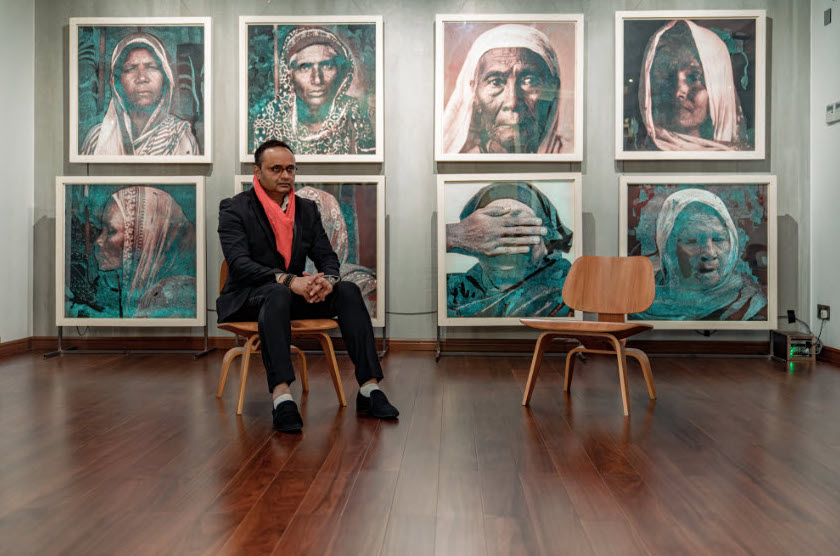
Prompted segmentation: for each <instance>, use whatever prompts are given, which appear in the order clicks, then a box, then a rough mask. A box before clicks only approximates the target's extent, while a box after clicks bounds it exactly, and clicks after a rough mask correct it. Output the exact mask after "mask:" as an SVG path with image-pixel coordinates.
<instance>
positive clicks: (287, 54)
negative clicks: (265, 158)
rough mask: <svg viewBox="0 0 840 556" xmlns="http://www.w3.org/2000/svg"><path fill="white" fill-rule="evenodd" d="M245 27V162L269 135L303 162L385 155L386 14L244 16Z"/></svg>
mask: <svg viewBox="0 0 840 556" xmlns="http://www.w3.org/2000/svg"><path fill="white" fill-rule="evenodd" d="M296 21H297V20H296ZM240 33H242V34H243V39H244V48H245V51H244V52H241V53H240V56H241V59H242V60H243V63H242V66H241V67H242V71H243V72H244V74H243V75H242V78H241V82H242V83H243V84H244V85H245V87H246V88H247V91H242V95H241V99H242V100H241V102H242V105H241V107H240V110H241V115H242V118H241V120H240V121H241V124H240V125H241V127H240V141H241V144H240V149H241V150H242V152H241V153H240V154H241V157H242V160H243V161H246V160H248V161H250V160H253V155H252V153H253V152H254V149H256V147H257V146H258V145H260V144H262V143H263V142H264V141H267V140H269V139H279V140H282V141H285V142H286V143H288V144H289V145H290V146H291V147H292V150H293V151H294V153H295V156H296V159H297V160H298V161H304V162H306V161H322V162H325V161H346V162H363V161H369V162H377V161H381V159H382V152H383V147H382V137H381V127H382V122H381V98H378V96H379V95H380V93H379V91H380V90H381V86H382V85H381V77H380V72H381V68H380V67H379V66H381V63H380V62H379V60H380V59H381V53H380V50H379V48H380V46H379V44H380V41H379V38H378V37H379V36H380V34H381V19H379V18H368V19H367V20H365V21H362V20H360V21H359V22H357V23H353V22H351V21H347V20H346V18H343V19H342V22H341V23H338V22H337V21H331V20H330V18H321V19H317V20H316V19H309V20H307V21H305V22H304V21H300V23H299V24H294V25H291V24H289V20H288V19H285V20H284V21H283V22H282V23H281V22H280V21H277V22H271V21H268V20H266V18H241V19H240Z"/></svg>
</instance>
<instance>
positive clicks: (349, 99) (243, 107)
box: [239, 15, 385, 164]
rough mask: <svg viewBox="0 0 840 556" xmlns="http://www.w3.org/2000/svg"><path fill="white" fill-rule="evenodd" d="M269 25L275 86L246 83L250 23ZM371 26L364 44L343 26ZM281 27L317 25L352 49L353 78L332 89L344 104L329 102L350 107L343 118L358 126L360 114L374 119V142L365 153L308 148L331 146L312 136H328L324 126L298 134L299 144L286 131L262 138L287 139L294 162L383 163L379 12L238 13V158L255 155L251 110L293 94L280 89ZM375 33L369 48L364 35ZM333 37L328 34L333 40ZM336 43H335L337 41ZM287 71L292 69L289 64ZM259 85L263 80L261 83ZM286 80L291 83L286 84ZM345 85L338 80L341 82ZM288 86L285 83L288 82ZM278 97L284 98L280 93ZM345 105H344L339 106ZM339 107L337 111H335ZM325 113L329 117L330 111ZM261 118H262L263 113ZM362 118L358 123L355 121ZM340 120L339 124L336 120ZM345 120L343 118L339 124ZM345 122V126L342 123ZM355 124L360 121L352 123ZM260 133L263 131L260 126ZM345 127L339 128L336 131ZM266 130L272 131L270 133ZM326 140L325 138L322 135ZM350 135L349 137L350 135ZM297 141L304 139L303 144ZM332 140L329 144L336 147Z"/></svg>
mask: <svg viewBox="0 0 840 556" xmlns="http://www.w3.org/2000/svg"><path fill="white" fill-rule="evenodd" d="M266 26H272V27H274V31H273V37H274V41H273V43H274V47H273V62H272V66H273V67H274V71H273V72H272V73H273V82H274V84H273V92H272V91H271V88H272V87H271V85H270V84H268V85H266V84H257V83H250V82H249V77H248V76H249V68H250V66H249V63H250V62H249V61H250V60H251V59H252V56H251V54H253V52H251V53H250V54H249V35H248V33H249V29H250V28H252V27H266ZM368 26H369V27H370V30H367V29H365V37H364V38H365V41H366V42H365V44H364V45H363V44H361V42H360V41H359V40H356V39H352V38H349V37H348V36H347V35H348V34H347V31H348V30H349V29H350V28H351V27H368ZM280 27H283V28H284V29H283V30H285V28H286V27H293V28H303V27H317V28H321V29H322V30H325V31H326V32H327V33H328V34H329V35H331V36H332V39H334V40H335V41H337V43H340V44H341V45H343V47H344V49H345V51H346V52H349V53H350V58H351V59H352V60H353V61H352V62H351V66H350V67H351V68H352V70H353V71H354V73H353V74H351V81H349V82H348V86H349V88H347V89H343V90H338V91H336V92H335V93H334V94H336V95H339V94H340V95H341V99H342V100H344V101H346V103H344V104H343V105H340V104H339V103H338V102H336V101H335V100H334V101H333V104H332V105H331V106H332V107H333V108H332V109H331V110H330V115H331V114H332V113H333V111H337V110H344V112H343V113H344V114H345V115H346V114H350V113H353V114H355V115H356V116H353V117H352V118H351V117H350V116H347V117H346V118H345V119H344V120H342V121H347V122H349V121H350V120H353V121H355V122H357V123H358V126H360V127H362V128H363V129H364V128H366V127H367V126H366V125H364V119H365V118H367V119H368V120H370V119H372V120H374V121H373V122H372V124H371V128H372V130H371V131H372V134H373V136H374V137H373V148H372V152H366V153H360V152H356V153H315V154H313V153H310V152H308V151H309V150H324V149H330V148H332V147H324V146H323V143H319V140H318V139H317V138H315V136H316V135H318V136H322V137H324V138H328V137H329V135H327V134H326V133H325V131H324V129H323V127H322V128H321V130H319V131H318V132H317V133H315V134H313V135H311V136H310V137H308V138H306V139H305V140H303V139H301V141H300V143H301V144H300V145H299V144H297V142H296V141H297V139H296V138H292V139H290V138H289V137H276V136H275V135H271V134H268V133H267V134H266V137H265V139H268V138H279V139H283V140H285V141H286V142H288V143H290V145H291V146H292V149H293V150H294V151H295V158H296V160H297V161H298V162H326V163H333V162H367V163H381V162H382V160H383V157H384V152H385V142H384V141H385V139H384V136H385V134H384V129H385V124H384V101H385V99H384V95H383V91H384V86H383V40H382V36H383V31H382V16H379V15H369V16H367V15H361V16H356V15H354V16H240V18H239V159H240V162H242V163H243V164H247V163H252V162H253V161H254V150H255V145H254V144H253V143H254V140H255V139H254V136H253V135H254V134H255V133H254V131H253V130H252V129H251V128H252V127H253V124H252V122H253V121H254V120H255V119H257V116H252V115H251V112H259V111H260V110H266V109H267V107H268V105H269V104H272V101H273V102H277V103H279V104H277V106H278V107H279V106H282V105H283V104H284V102H283V101H284V99H285V98H286V97H287V96H291V95H282V94H281V91H282V90H283V83H282V82H283V76H282V75H280V73H281V71H280V65H281V61H282V60H283V59H284V56H283V52H282V44H281V42H280V39H279V37H278V36H277V35H278V33H279V32H280V31H278V29H279V28H280ZM290 33H291V31H288V32H287V33H286V35H285V36H287V37H288V35H289V34H290ZM371 38H372V39H373V41H374V45H373V46H372V52H371V45H370V44H368V42H367V41H369V40H370V39H371ZM332 39H331V40H332ZM336 48H338V46H337V47H336ZM371 55H372V56H373V58H374V59H373V64H374V66H375V67H374V68H372V69H371V68H370V67H369V66H370V60H369V58H370V56H371ZM267 56H268V54H267V53H264V54H263V57H264V58H265V57H267ZM290 71H291V70H290ZM371 79H372V80H373V81H374V84H373V85H372V86H371V84H370V83H369V81H370V80H371ZM290 83H293V80H290ZM260 85H261V86H260ZM289 86H290V85H289ZM341 86H343V85H339V87H341ZM251 88H253V89H254V92H252V91H251ZM286 88H288V86H287V87H286ZM257 89H260V90H261V91H263V92H261V93H257V92H256V91H257ZM252 94H253V95H254V96H256V97H258V99H257V100H254V102H253V104H254V106H251V104H252V102H251V101H250V100H249V99H250V96H251V95H252ZM281 97H282V98H281ZM296 98H297V96H296V94H295V95H294V96H293V97H292V101H293V102H296V100H295V99H296ZM371 104H374V107H373V111H372V117H371V114H370V109H369V107H370V105H371ZM341 106H344V107H345V108H341ZM336 113H337V112H336ZM330 115H328V116H327V118H329V117H330ZM293 118H294V122H293V126H294V129H302V128H303V126H302V125H301V126H298V122H297V116H296V115H295V116H293ZM263 119H265V118H263ZM278 119H279V120H281V121H285V119H286V118H282V117H281V118H278ZM359 122H361V123H359ZM336 125H337V126H338V124H336ZM342 125H344V124H342ZM344 127H346V126H344ZM356 129H357V130H358V127H356ZM261 133H262V132H261ZM338 133H339V134H340V133H343V132H341V131H339V132H338ZM268 135H271V137H269V136H268ZM353 135H354V137H355V138H356V139H355V140H358V137H357V136H358V134H357V133H356V132H354V133H353ZM362 136H363V137H365V136H367V131H365V132H363V133H362ZM325 140H326V139H325ZM348 141H351V139H348ZM301 145H304V146H303V147H301ZM334 145H335V144H333V147H334ZM345 148H346V147H341V148H335V149H334V150H344V149H345ZM353 148H356V149H364V150H371V149H370V147H365V146H359V145H353V146H352V147H351V150H352V149H353Z"/></svg>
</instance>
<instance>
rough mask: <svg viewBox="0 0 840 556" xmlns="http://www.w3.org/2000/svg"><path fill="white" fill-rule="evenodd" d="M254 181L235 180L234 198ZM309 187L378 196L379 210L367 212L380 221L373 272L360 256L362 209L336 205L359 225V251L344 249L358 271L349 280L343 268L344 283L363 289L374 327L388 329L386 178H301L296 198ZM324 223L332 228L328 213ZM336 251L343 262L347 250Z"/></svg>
mask: <svg viewBox="0 0 840 556" xmlns="http://www.w3.org/2000/svg"><path fill="white" fill-rule="evenodd" d="M253 179H254V176H253V175H248V174H242V175H237V176H235V177H234V182H233V191H234V194H238V193H241V192H243V191H245V190H246V189H248V188H247V187H246V186H247V184H251V183H252V181H253ZM306 185H318V186H328V187H330V186H335V187H334V189H339V186H353V187H363V188H370V189H374V191H375V195H376V200H375V203H376V205H375V207H373V210H370V211H367V212H368V213H373V214H374V215H375V217H376V222H375V228H376V237H375V241H376V245H375V249H374V251H375V263H374V265H373V267H372V268H371V267H369V266H368V265H366V264H363V263H365V262H369V261H365V260H362V256H361V255H360V253H359V251H360V248H359V246H358V243H361V242H362V241H365V239H364V236H367V235H369V234H364V233H360V230H359V225H358V223H359V221H361V218H358V207H357V206H354V207H352V209H353V210H351V209H350V208H349V207H345V206H344V203H342V202H341V200H340V199H336V201H338V205H339V206H340V207H341V208H342V209H346V210H351V212H353V215H354V217H356V218H357V223H356V226H355V228H356V230H355V232H356V233H354V236H353V239H354V240H355V241H354V245H356V248H355V249H352V250H351V249H350V247H349V245H348V247H347V248H344V249H346V251H347V252H348V260H347V261H345V263H350V264H351V265H352V267H353V268H354V269H355V272H352V273H349V277H348V274H347V273H345V270H346V269H347V267H346V266H345V265H344V264H342V269H341V274H342V279H348V280H350V281H352V282H354V283H356V284H357V285H358V286H359V289H360V290H362V297H363V298H365V304H366V306H367V307H368V310H369V311H370V317H371V324H372V325H373V326H374V327H376V328H382V327H384V326H385V304H386V299H387V298H386V296H385V284H386V272H385V270H386V267H385V176H375V175H373V176H356V175H336V176H323V175H320V176H319V175H312V176H297V177H296V178H295V191H296V194H298V193H301V190H302V189H304V187H302V186H306ZM328 193H329V192H328ZM330 195H331V196H333V197H335V196H334V195H333V194H332V193H330ZM303 196H304V197H305V198H310V199H312V200H315V202H316V203H317V204H318V207H319V209H321V208H322V205H323V203H322V202H319V200H318V199H317V198H314V197H312V196H308V195H306V194H305V193H304V194H303ZM354 197H355V195H354ZM343 212H344V210H342V213H343ZM321 219H322V221H323V222H324V226H325V228H331V227H330V226H329V224H328V218H327V217H325V216H324V212H322V218H321ZM364 227H366V228H367V229H368V230H369V229H370V225H369V223H368V224H367V226H364ZM344 228H345V229H346V228H347V223H346V221H345V223H344ZM334 235H335V234H333V233H330V230H329V229H328V230H327V236H328V237H330V239H331V240H332V239H333V236H334ZM349 241H350V237H349V234H348V243H349ZM333 249H334V250H335V251H336V253H337V254H339V262H340V261H341V258H342V257H341V255H340V253H341V251H343V250H344V249H342V248H341V247H337V246H336V245H333ZM350 251H354V253H353V254H352V255H353V256H352V258H353V260H350V258H351V253H350ZM367 251H370V249H369V248H368V249H367ZM367 258H369V257H367ZM308 264H311V263H308ZM368 270H373V280H374V281H375V298H374V302H375V308H374V309H373V310H372V311H371V304H370V302H369V301H368V297H369V296H367V295H365V294H366V290H367V289H369V287H366V284H370V278H371V277H370V275H369V272H368Z"/></svg>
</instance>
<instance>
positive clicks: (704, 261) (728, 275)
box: [634, 188, 767, 321]
mask: <svg viewBox="0 0 840 556" xmlns="http://www.w3.org/2000/svg"><path fill="white" fill-rule="evenodd" d="M655 230H656V231H655V234H656V235H655V240H656V251H657V256H655V257H653V259H654V268H658V270H657V273H656V279H657V285H656V299H655V301H654V302H653V305H652V306H651V307H650V309H648V310H647V311H645V312H644V313H641V314H638V315H634V318H641V319H650V320H687V321H692V320H716V321H737V320H766V319H767V297H766V294H765V288H764V287H762V285H761V284H760V283H759V280H758V279H757V278H756V277H755V276H754V275H753V273H752V271H751V270H750V266H749V265H748V264H747V262H746V261H744V260H743V259H742V246H743V245H745V244H746V242H747V239H748V238H746V237H744V232H742V231H739V228H738V227H737V226H736V225H735V222H734V221H733V219H732V217H731V215H730V212H729V210H728V209H727V207H726V205H725V204H724V202H723V201H722V200H721V198H720V197H719V196H718V195H716V194H715V193H712V192H711V191H708V190H705V189H699V188H689V189H681V190H679V191H677V192H675V193H672V194H671V195H669V196H668V197H667V198H666V199H665V201H664V203H663V204H662V208H661V209H660V211H659V214H658V216H657V217H656V228H655Z"/></svg>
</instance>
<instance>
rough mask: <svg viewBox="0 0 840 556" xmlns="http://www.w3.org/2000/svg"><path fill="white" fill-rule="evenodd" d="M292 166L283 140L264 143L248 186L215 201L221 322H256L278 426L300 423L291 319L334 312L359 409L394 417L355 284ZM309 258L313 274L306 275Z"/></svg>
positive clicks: (293, 428) (292, 428)
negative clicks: (223, 272) (298, 189)
mask: <svg viewBox="0 0 840 556" xmlns="http://www.w3.org/2000/svg"><path fill="white" fill-rule="evenodd" d="M296 170H297V167H296V166H295V156H294V154H293V153H292V151H291V149H290V148H289V146H288V145H287V144H286V143H284V142H282V141H278V140H276V139H272V140H269V141H266V142H265V143H263V144H262V145H260V146H259V147H258V148H257V150H256V152H255V153H254V187H253V189H251V190H249V191H245V192H243V193H240V194H238V195H236V196H235V197H233V198H231V199H224V200H223V201H222V202H221V203H220V204H219V239H220V240H221V243H222V251H223V252H224V255H225V260H226V261H227V263H228V268H229V273H228V277H227V281H226V282H225V285H224V288H223V289H222V293H221V295H220V296H219V299H217V300H216V311H217V313H218V318H219V322H225V321H231V322H234V321H253V320H256V321H257V323H258V328H259V334H260V342H261V344H262V357H263V364H264V365H265V369H266V375H267V376H268V389H269V391H270V392H271V393H272V396H273V397H274V411H273V415H274V428H275V429H277V430H279V431H282V432H299V431H300V429H301V427H302V426H303V421H302V420H301V418H300V413H298V409H297V405H296V404H295V402H294V400H293V399H292V395H291V392H290V391H289V384H291V383H292V382H293V381H294V380H295V374H294V370H293V369H292V363H291V357H290V353H289V346H290V344H291V336H292V334H291V326H290V321H291V320H292V319H306V318H329V317H334V316H337V317H338V324H339V328H340V329H341V335H342V337H343V338H344V341H345V344H346V345H347V352H348V353H349V355H350V359H351V360H352V361H353V364H354V365H355V367H356V380H357V381H358V382H359V386H360V389H359V394H358V395H357V396H356V410H357V411H364V412H367V413H369V414H370V415H372V416H374V417H378V418H380V419H395V418H396V417H397V416H398V415H399V411H397V409H396V408H395V407H394V406H393V405H391V404H390V403H389V402H388V398H387V397H386V396H385V394H384V393H383V392H382V391H381V390H380V389H379V386H378V383H379V381H380V380H381V379H382V378H383V376H382V368H381V367H380V365H379V358H378V357H377V354H376V346H375V344H374V340H373V327H372V326H371V323H370V316H369V315H368V311H367V309H366V308H365V303H364V301H363V300H362V296H361V293H360V291H359V287H358V286H356V285H355V284H353V283H352V282H347V281H341V279H340V278H339V265H338V257H337V256H336V254H335V251H333V249H332V247H331V246H330V242H329V239H328V238H327V235H326V233H325V232H324V226H323V224H322V223H321V216H320V214H319V212H318V207H317V205H316V204H315V203H314V202H313V201H310V200H308V199H304V198H302V197H298V196H295V190H294V184H295V172H296ZM307 257H309V258H310V259H311V260H312V261H313V262H314V263H315V267H316V268H317V270H318V273H317V274H309V273H307V272H304V270H303V269H304V266H305V264H306V258H307Z"/></svg>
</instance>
